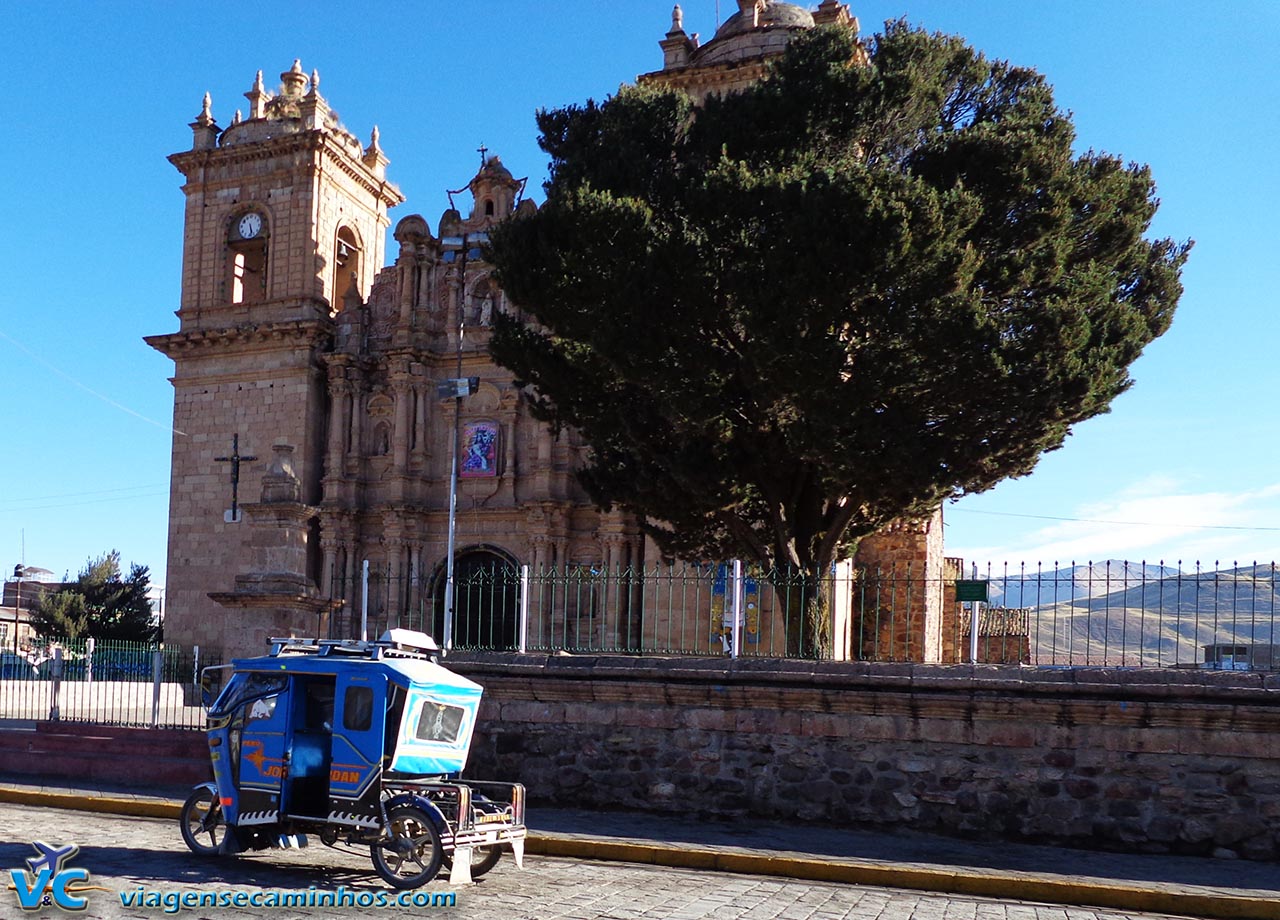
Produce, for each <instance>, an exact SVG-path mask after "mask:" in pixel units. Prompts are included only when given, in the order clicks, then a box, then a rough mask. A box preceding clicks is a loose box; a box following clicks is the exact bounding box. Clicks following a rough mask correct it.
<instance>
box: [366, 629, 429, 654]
mask: <svg viewBox="0 0 1280 920" xmlns="http://www.w3.org/2000/svg"><path fill="white" fill-rule="evenodd" d="M378 641H379V642H390V643H391V647H392V648H393V649H396V650H397V651H404V652H418V653H419V654H424V655H434V654H436V653H437V652H439V651H440V646H438V645H436V640H435V639H432V638H431V637H430V636H428V635H427V634H426V633H424V632H419V631H418V630H416V629H388V630H387V631H386V632H384V633H383V634H382V635H381V636H380V637H379V640H378Z"/></svg>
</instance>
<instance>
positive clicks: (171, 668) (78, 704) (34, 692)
mask: <svg viewBox="0 0 1280 920" xmlns="http://www.w3.org/2000/svg"><path fill="white" fill-rule="evenodd" d="M219 663H220V660H219V659H218V658H216V657H211V656H209V655H205V656H203V657H202V656H201V654H200V650H199V649H198V648H195V649H182V648H176V647H173V646H162V645H152V644H149V643H143V642H122V641H112V640H94V639H79V640H75V639H62V640H38V641H36V642H34V643H32V644H31V645H30V646H28V647H25V648H22V649H20V650H17V651H6V652H4V653H3V654H0V719H16V720H24V721H30V720H46V719H52V720H61V721H66V722H94V723H98V724H104V725H133V726H147V727H152V728H203V727H204V713H203V711H202V710H201V708H200V677H199V672H200V669H201V668H203V667H205V666H208V665H216V664H219Z"/></svg>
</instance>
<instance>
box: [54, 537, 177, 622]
mask: <svg viewBox="0 0 1280 920" xmlns="http://www.w3.org/2000/svg"><path fill="white" fill-rule="evenodd" d="M150 587H151V575H150V572H149V571H148V569H147V567H146V566H145V565H137V564H134V565H133V566H131V567H130V571H129V575H128V577H127V578H122V577H121V574H120V553H119V552H118V551H116V550H112V551H111V552H109V553H107V554H106V555H103V556H99V557H98V558H97V559H96V560H92V559H91V560H89V561H88V562H86V563H85V567H84V568H83V569H82V570H81V572H80V577H79V578H78V579H77V581H76V582H75V584H74V585H72V586H70V587H67V588H64V589H63V590H62V591H56V592H53V593H51V594H48V595H46V596H45V597H43V598H42V599H41V600H40V603H39V604H38V605H37V606H36V607H34V608H33V609H32V611H31V623H32V626H33V627H34V628H35V631H36V633H37V634H38V635H40V636H42V637H44V638H60V639H82V638H93V639H123V640H127V641H133V642H149V641H151V640H152V639H154V638H155V634H156V630H155V627H154V626H153V625H152V622H151V603H150V601H148V600H147V591H148V590H149V589H150Z"/></svg>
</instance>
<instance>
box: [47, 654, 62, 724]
mask: <svg viewBox="0 0 1280 920" xmlns="http://www.w3.org/2000/svg"><path fill="white" fill-rule="evenodd" d="M49 673H50V674H51V675H53V688H52V690H53V695H52V698H51V699H50V702H49V721H50V722H57V721H58V720H59V719H61V718H62V713H61V712H60V711H59V710H58V691H59V690H61V689H62V646H58V647H57V648H55V649H54V650H53V667H51V668H50V669H49Z"/></svg>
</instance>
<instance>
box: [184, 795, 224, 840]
mask: <svg viewBox="0 0 1280 920" xmlns="http://www.w3.org/2000/svg"><path fill="white" fill-rule="evenodd" d="M178 822H179V826H180V827H181V828H182V840H183V842H184V843H185V844H186V845H187V847H188V849H190V850H191V852H192V853H195V854H196V855H197V856H217V855H218V852H219V847H220V845H221V843H222V838H223V835H224V834H225V833H226V826H225V822H224V821H223V818H222V803H221V802H219V801H218V794H217V793H216V792H215V791H214V790H212V789H210V788H209V787H208V786H201V787H200V788H198V789H195V790H193V791H192V793H191V795H189V796H187V800H186V801H185V802H183V803H182V813H181V815H180V816H179V818H178Z"/></svg>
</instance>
